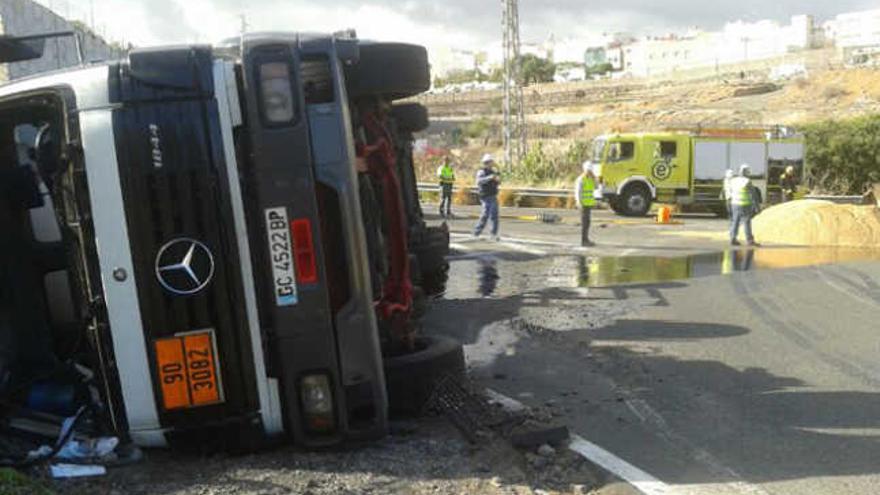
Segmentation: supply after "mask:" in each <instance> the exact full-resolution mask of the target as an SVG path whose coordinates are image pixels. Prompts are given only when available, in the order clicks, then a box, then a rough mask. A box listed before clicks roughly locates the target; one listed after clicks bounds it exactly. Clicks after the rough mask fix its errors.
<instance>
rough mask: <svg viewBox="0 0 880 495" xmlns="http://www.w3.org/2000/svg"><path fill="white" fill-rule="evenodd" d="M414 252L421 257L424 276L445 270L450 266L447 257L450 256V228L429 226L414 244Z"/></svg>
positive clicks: (430, 275) (420, 265)
mask: <svg viewBox="0 0 880 495" xmlns="http://www.w3.org/2000/svg"><path fill="white" fill-rule="evenodd" d="M412 252H413V253H414V254H415V255H416V256H418V258H419V267H420V268H421V275H422V277H423V278H427V277H432V276H435V275H437V274H438V273H441V272H444V271H445V270H446V268H447V267H448V264H447V262H446V257H447V256H449V230H448V228H444V227H442V226H441V227H428V228H427V229H425V230H424V231H423V233H422V235H421V238H420V239H419V242H418V243H416V244H415V245H414V246H413V249H412Z"/></svg>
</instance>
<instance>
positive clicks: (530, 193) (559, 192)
mask: <svg viewBox="0 0 880 495" xmlns="http://www.w3.org/2000/svg"><path fill="white" fill-rule="evenodd" d="M418 188H419V192H420V193H421V192H430V193H440V185H438V184H431V183H427V182H419V183H418ZM461 190H466V191H467V192H468V193H470V194H478V193H479V190H478V189H477V188H476V187H465V188H462V187H459V186H453V188H452V191H453V192H454V193H457V192H459V191H461ZM505 191H508V192H512V193H513V195H514V196H516V197H532V198H561V199H565V198H569V197H571V196H572V195H573V193H572V192H571V191H570V190H568V189H535V188H527V187H502V188H501V192H505Z"/></svg>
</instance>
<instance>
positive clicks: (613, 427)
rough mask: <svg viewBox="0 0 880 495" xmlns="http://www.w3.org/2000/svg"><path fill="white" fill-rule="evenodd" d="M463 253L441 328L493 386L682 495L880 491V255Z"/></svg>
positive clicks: (527, 247)
mask: <svg viewBox="0 0 880 495" xmlns="http://www.w3.org/2000/svg"><path fill="white" fill-rule="evenodd" d="M716 227H717V225H716ZM608 235H609V239H610V238H611V236H613V235H629V234H613V233H609V234H608ZM458 247H459V248H462V249H461V250H460V251H458V252H456V253H455V255H454V256H453V257H452V261H451V270H450V279H449V282H448V286H447V290H446V292H445V294H444V295H443V296H442V297H441V298H440V299H438V301H437V302H436V304H435V305H434V306H433V307H432V309H431V311H430V313H429V315H428V317H427V324H428V327H429V328H430V329H431V330H432V331H437V332H442V333H446V334H450V335H454V336H457V337H459V338H460V339H461V340H463V341H464V342H465V343H466V345H467V347H466V351H467V354H468V360H469V365H470V366H471V369H472V372H473V374H474V376H476V377H477V378H478V379H479V380H481V381H482V382H483V383H484V384H485V385H486V386H487V387H490V388H492V389H494V390H497V391H499V392H501V393H503V394H505V395H508V396H510V397H513V398H516V399H518V400H520V401H522V402H524V403H526V404H528V405H533V406H540V405H546V406H549V407H550V408H552V409H553V410H554V411H556V412H557V413H558V414H560V415H561V419H563V420H564V421H565V422H566V423H567V424H569V425H570V427H571V428H572V429H573V430H574V431H575V432H577V433H579V434H580V435H582V436H583V437H585V438H587V439H588V440H590V441H592V442H594V443H596V444H598V445H600V446H601V447H603V448H605V449H606V450H608V451H610V452H612V453H614V454H616V455H617V456H619V457H620V458H622V459H625V460H626V461H628V462H630V463H632V464H634V465H635V466H637V467H639V468H641V469H642V470H644V471H647V472H648V473H650V474H652V475H654V476H655V477H657V478H659V479H660V480H662V481H663V482H665V483H667V484H669V486H670V487H671V490H672V492H671V493H701V494H702V493H706V494H708V493H712V494H715V493H719V494H723V493H772V494H802V493H806V494H814V493H815V494H819V493H842V494H874V493H878V492H880V462H878V461H877V459H878V458H880V359H878V351H880V331H878V329H880V327H878V321H880V262H878V261H876V260H880V253H877V252H866V251H853V250H804V249H782V248H760V249H758V250H755V251H748V250H739V251H730V252H726V253H725V252H722V251H720V250H719V249H718V247H717V245H715V246H714V248H715V251H714V252H713V251H712V249H713V245H712V244H711V243H708V241H707V243H706V244H705V245H700V246H699V249H696V251H701V252H697V253H691V254H693V255H687V256H677V255H675V254H676V253H677V252H678V251H679V250H676V249H675V246H674V245H673V244H669V245H668V246H663V249H662V251H663V253H662V254H663V256H662V257H652V256H646V254H647V253H649V252H651V250H650V249H641V248H640V249H635V250H631V251H630V252H631V253H632V254H635V256H632V257H626V258H620V257H617V256H614V250H613V249H611V248H606V249H604V250H597V252H596V253H595V254H593V253H585V252H582V251H577V250H573V249H565V248H563V247H561V246H552V245H546V246H541V245H536V244H528V243H526V244H519V243H517V242H510V241H503V242H501V243H500V244H493V243H487V242H482V241H477V242H472V241H469V240H465V239H463V238H461V239H459V242H458ZM666 247H668V248H669V249H665V248H666ZM691 248H693V246H688V249H685V250H681V251H693V250H694V249H691ZM617 254H620V250H617ZM670 254H671V255H670ZM449 315H456V316H457V317H456V318H450V317H449Z"/></svg>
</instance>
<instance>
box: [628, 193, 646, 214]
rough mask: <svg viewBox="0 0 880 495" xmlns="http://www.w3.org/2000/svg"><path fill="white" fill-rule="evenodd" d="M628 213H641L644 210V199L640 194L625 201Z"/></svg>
mask: <svg viewBox="0 0 880 495" xmlns="http://www.w3.org/2000/svg"><path fill="white" fill-rule="evenodd" d="M626 206H627V208H628V209H629V211H642V210H643V209H644V208H645V198H644V197H643V196H642V195H641V194H633V195H632V196H630V197H629V198H627V200H626Z"/></svg>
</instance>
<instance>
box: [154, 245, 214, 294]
mask: <svg viewBox="0 0 880 495" xmlns="http://www.w3.org/2000/svg"><path fill="white" fill-rule="evenodd" d="M212 278H214V255H213V254H211V250H210V249H208V246H205V244H204V243H202V242H199V241H197V240H195V239H188V238H181V239H174V240H173V241H170V242H168V243H167V244H165V245H164V246H162V248H161V249H159V253H158V254H157V255H156V279H158V280H159V284H161V285H162V287H164V288H165V290H167V291H168V292H170V293H172V294H175V295H178V296H191V295H193V294H197V293H199V292H201V291H202V290H203V289H204V288H205V287H207V286H208V284H209V283H211V279H212Z"/></svg>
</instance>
